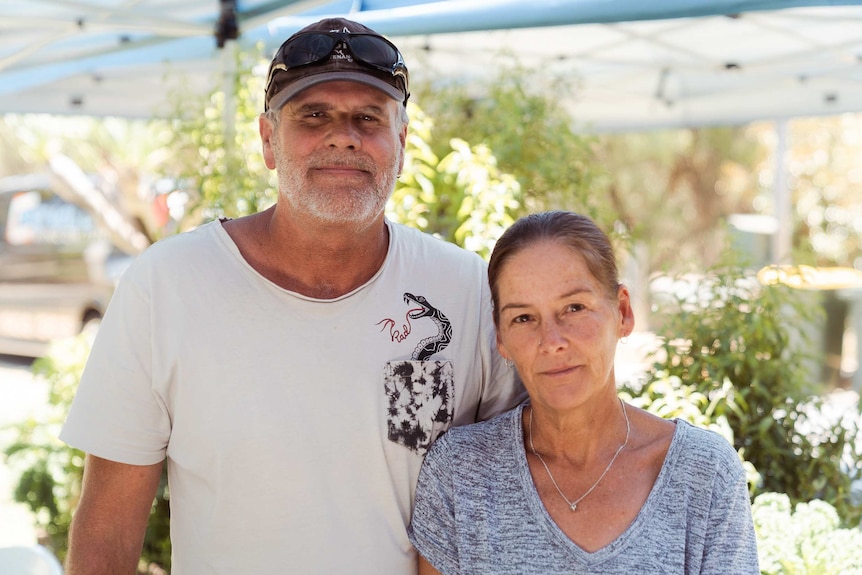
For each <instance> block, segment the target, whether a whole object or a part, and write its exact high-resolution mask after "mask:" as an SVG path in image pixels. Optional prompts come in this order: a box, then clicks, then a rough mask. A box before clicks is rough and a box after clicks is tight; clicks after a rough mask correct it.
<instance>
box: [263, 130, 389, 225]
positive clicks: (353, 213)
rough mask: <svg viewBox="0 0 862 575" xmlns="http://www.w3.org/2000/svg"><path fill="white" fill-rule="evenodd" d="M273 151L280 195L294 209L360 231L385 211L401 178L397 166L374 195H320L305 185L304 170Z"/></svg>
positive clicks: (363, 192) (357, 192)
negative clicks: (355, 227)
mask: <svg viewBox="0 0 862 575" xmlns="http://www.w3.org/2000/svg"><path fill="white" fill-rule="evenodd" d="M273 151H274V152H275V162H276V168H277V172H278V189H279V195H283V196H284V197H285V199H286V200H287V202H288V203H289V204H290V205H291V206H292V208H293V209H301V210H302V211H303V212H305V213H306V214H308V215H310V216H311V217H313V218H315V219H317V220H319V221H322V222H326V223H331V224H344V225H347V224H353V225H356V226H357V229H361V228H362V227H364V225H367V224H369V223H371V222H372V221H373V220H374V219H376V218H377V217H378V216H379V215H380V214H381V213H383V211H384V210H385V208H386V202H387V201H388V200H389V196H391V195H392V192H393V191H394V189H395V181H396V179H397V178H398V173H397V171H398V166H397V165H396V166H393V167H392V169H390V170H389V171H388V172H387V173H386V175H385V177H384V179H383V181H382V182H381V187H380V188H378V189H375V190H373V191H369V190H349V191H346V192H343V193H342V194H340V195H339V196H336V195H334V194H332V193H329V192H327V193H317V192H316V191H315V190H313V189H312V188H310V187H309V185H308V183H307V182H304V181H303V178H302V170H300V169H297V168H296V167H295V166H294V165H293V164H292V163H291V162H290V161H288V160H287V159H286V158H285V157H284V156H283V155H282V154H281V153H280V150H278V149H277V147H276V148H275V149H274V150H273Z"/></svg>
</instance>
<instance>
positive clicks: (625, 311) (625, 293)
mask: <svg viewBox="0 0 862 575" xmlns="http://www.w3.org/2000/svg"><path fill="white" fill-rule="evenodd" d="M617 306H618V308H617V309H618V310H619V312H620V325H619V335H618V337H627V336H628V335H629V334H631V332H633V331H634V330H635V313H634V310H632V301H631V295H630V294H629V288H627V287H626V286H624V285H622V284H620V287H619V288H617Z"/></svg>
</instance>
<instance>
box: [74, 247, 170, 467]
mask: <svg viewBox="0 0 862 575" xmlns="http://www.w3.org/2000/svg"><path fill="white" fill-rule="evenodd" d="M149 270H150V266H149V262H148V258H147V257H146V254H145V255H142V256H139V257H138V259H137V260H136V261H135V263H134V264H133V265H132V266H131V267H130V268H129V269H128V270H127V271H126V273H125V274H124V275H123V278H122V280H121V281H120V284H119V285H118V287H117V290H116V292H115V293H114V296H113V297H112V298H111V302H110V304H109V306H108V310H107V311H106V313H105V317H104V319H103V321H102V324H101V326H100V327H99V332H98V335H97V336H96V340H95V342H94V343H93V349H92V351H91V352H90V356H89V358H88V360H87V365H86V367H85V368H84V372H83V375H82V377H81V382H80V384H79V386H78V390H77V392H76V394H75V399H74V401H73V403H72V407H71V409H70V411H69V414H68V416H67V418H66V422H65V424H64V426H63V429H62V431H61V433H60V439H61V440H63V441H64V442H66V443H67V444H69V445H71V446H73V447H76V448H78V449H81V450H83V451H85V452H87V453H91V454H93V455H96V456H98V457H101V458H104V459H109V460H112V461H118V462H120V463H129V464H132V465H151V464H154V463H159V462H160V461H162V460H163V459H164V458H165V450H166V447H167V442H168V438H169V436H170V429H171V424H170V417H169V415H168V411H167V409H166V407H165V404H164V401H163V400H162V397H161V396H160V395H159V393H157V392H156V391H155V390H154V386H153V383H152V361H151V356H152V341H151V337H152V329H151V323H152V319H151V306H150V302H151V295H150V290H149V289H148V286H149V284H150V272H149Z"/></svg>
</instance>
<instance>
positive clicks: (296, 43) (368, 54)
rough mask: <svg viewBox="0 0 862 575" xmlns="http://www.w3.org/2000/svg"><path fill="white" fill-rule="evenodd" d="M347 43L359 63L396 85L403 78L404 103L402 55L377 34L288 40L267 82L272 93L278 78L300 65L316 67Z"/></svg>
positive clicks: (303, 35)
mask: <svg viewBox="0 0 862 575" xmlns="http://www.w3.org/2000/svg"><path fill="white" fill-rule="evenodd" d="M342 42H343V43H344V44H345V45H346V46H347V47H348V49H349V50H350V53H351V54H352V55H353V58H354V59H355V60H356V61H357V62H359V63H360V64H362V65H364V66H367V67H369V68H373V69H374V70H378V71H380V72H384V73H386V74H389V75H391V76H392V80H393V84H394V85H397V82H396V80H397V78H401V81H402V82H403V86H398V88H399V89H400V90H401V91H403V93H404V101H405V102H406V101H407V96H408V94H409V92H408V89H407V66H406V65H405V64H404V59H403V57H402V56H401V52H399V51H398V48H396V47H395V45H394V44H392V42H390V41H388V40H387V39H385V38H383V37H381V36H378V35H376V34H351V33H347V32H300V33H298V34H296V35H294V36H293V37H291V38H288V39H287V41H285V43H284V44H282V45H281V47H280V48H279V49H278V52H276V54H275V57H274V58H273V60H272V64H270V67H269V74H268V76H267V80H266V93H269V90H270V87H271V85H272V82H273V79H274V78H275V75H276V74H277V73H278V72H280V71H284V72H287V71H288V70H293V69H294V68H298V67H301V66H308V65H310V64H317V63H320V62H323V61H324V60H326V59H328V58H329V57H330V56H331V55H332V53H333V52H334V51H335V49H336V48H337V47H338V46H339V44H340V43H342Z"/></svg>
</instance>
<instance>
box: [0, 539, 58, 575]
mask: <svg viewBox="0 0 862 575" xmlns="http://www.w3.org/2000/svg"><path fill="white" fill-rule="evenodd" d="M0 574H2V575H63V567H62V566H61V565H60V562H59V561H57V558H56V557H54V554H53V553H51V551H49V550H48V549H47V548H46V547H43V546H41V545H32V546H29V547H0Z"/></svg>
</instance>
